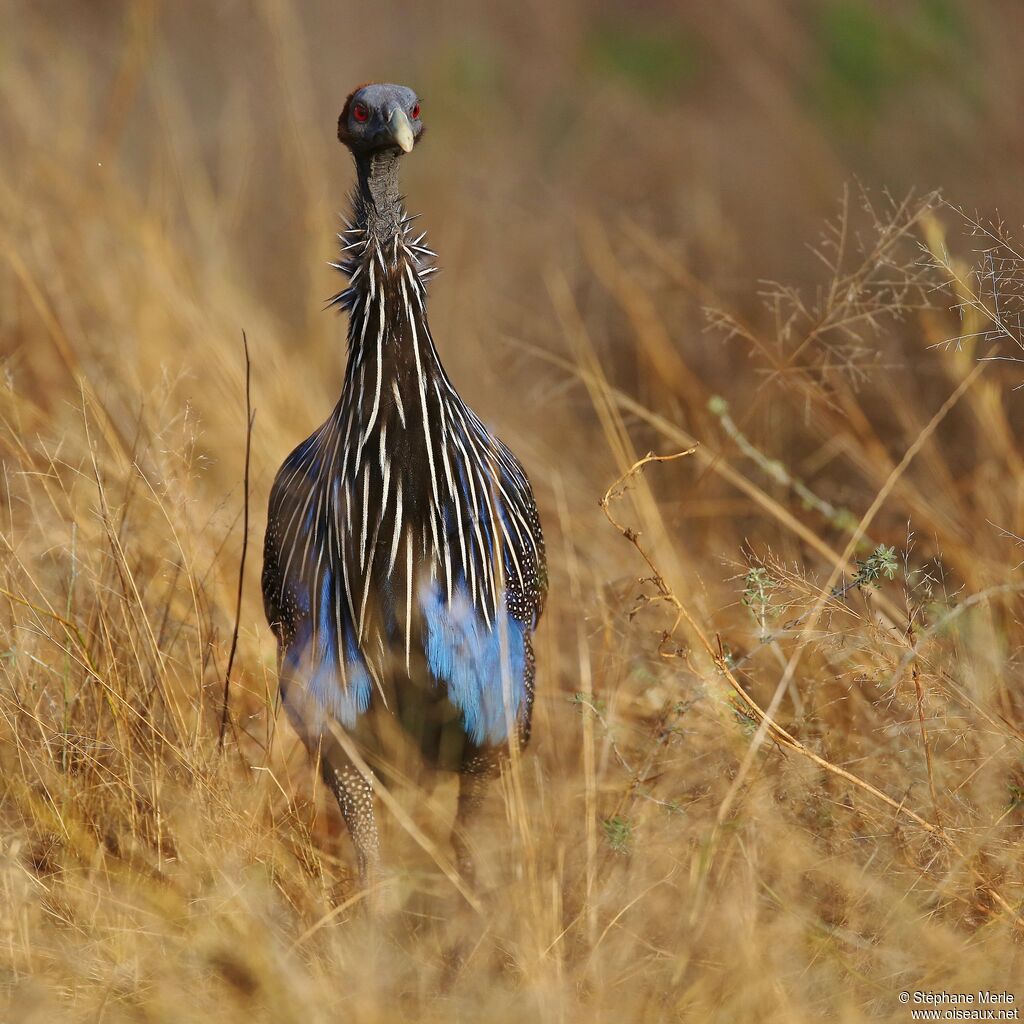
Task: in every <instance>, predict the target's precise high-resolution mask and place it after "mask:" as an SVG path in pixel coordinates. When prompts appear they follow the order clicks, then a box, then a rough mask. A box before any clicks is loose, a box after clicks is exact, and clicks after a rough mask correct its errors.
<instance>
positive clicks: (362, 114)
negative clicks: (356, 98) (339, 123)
mask: <svg viewBox="0 0 1024 1024" xmlns="http://www.w3.org/2000/svg"><path fill="white" fill-rule="evenodd" d="M352 117H353V118H355V120H357V121H358V122H359V123H360V124H363V123H364V122H366V121H368V120H369V117H370V112H369V111H368V110H367V109H366V104H365V103H357V104H355V106H354V107H353V108H352Z"/></svg>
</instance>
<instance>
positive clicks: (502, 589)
mask: <svg viewBox="0 0 1024 1024" xmlns="http://www.w3.org/2000/svg"><path fill="white" fill-rule="evenodd" d="M410 97H411V99H410ZM360 110H361V111H362V112H364V113H366V115H367V116H366V121H367V122H370V121H371V118H370V113H371V112H372V113H373V114H374V116H377V115H379V116H380V118H381V119H382V121H383V123H384V128H382V129H379V131H378V137H379V138H380V139H381V140H382V141H381V142H380V143H379V144H378V143H377V141H376V139H377V137H371V138H370V139H369V140H368V141H367V140H364V139H362V138H357V139H353V138H351V136H349V137H346V134H347V133H351V132H355V134H356V135H361V134H362V133H361V132H360V130H359V129H360V126H361V125H362V124H363V123H364V122H362V121H360V119H359V117H357V116H356V115H357V114H358V113H359V112H360ZM395 111H398V112H399V113H395ZM412 111H415V114H416V116H415V117H412V118H410V117H409V113H411V112H412ZM418 113H419V104H418V101H416V100H415V97H414V96H412V94H411V92H410V91H409V90H404V89H401V88H400V87H395V86H369V87H364V88H363V89H360V90H357V91H356V93H355V94H353V96H352V97H350V99H349V102H348V103H347V104H346V108H345V112H344V113H343V114H342V123H341V126H340V128H339V134H340V135H341V137H342V140H343V141H345V142H347V143H348V144H349V145H350V147H351V148H352V150H353V153H354V155H355V157H356V166H357V171H358V174H359V185H358V189H357V191H356V193H355V196H354V200H353V206H354V211H353V212H354V217H353V221H354V223H353V225H352V226H350V227H349V228H348V230H346V231H345V232H344V233H343V234H342V235H341V236H340V237H341V241H342V247H343V254H342V255H343V258H342V260H341V261H340V262H339V263H338V264H336V265H335V266H336V267H337V268H338V269H339V270H340V271H341V272H342V273H344V274H345V275H346V276H347V278H348V284H347V287H346V288H345V289H344V290H343V291H341V292H340V293H339V294H338V295H337V296H335V298H334V300H333V302H334V304H336V305H338V306H340V307H341V308H343V309H345V310H347V311H348V314H349V329H348V341H349V354H348V365H347V368H346V372H345V379H344V384H343V387H342V393H341V397H340V399H339V401H338V403H337V405H336V406H335V408H334V411H333V412H332V413H331V415H330V416H329V417H328V419H327V420H326V422H325V423H324V424H323V425H322V426H321V427H320V428H319V429H318V430H317V431H316V432H314V433H313V434H312V435H311V436H310V437H309V438H307V439H306V440H305V441H304V442H303V443H302V444H300V445H299V446H298V447H297V448H296V449H295V450H294V451H293V452H292V453H291V455H290V456H289V457H288V458H287V459H286V460H285V463H284V465H283V466H282V467H281V469H280V471H279V472H278V475H277V478H276V480H275V481H274V485H273V488H272V491H271V496H270V507H269V515H268V526H267V534H266V542H265V550H264V569H263V593H264V603H265V608H266V612H267V617H268V620H269V621H270V623H271V625H272V627H273V628H274V631H275V633H276V634H277V637H278V642H279V654H280V671H281V686H282V692H283V695H284V700H285V704H286V706H287V707H288V710H289V713H290V715H291V717H292V720H293V722H295V724H296V725H297V726H298V728H299V730H300V732H301V734H302V735H303V738H304V739H305V741H306V742H307V744H308V745H309V746H310V747H311V748H312V747H313V746H314V744H315V745H316V746H317V747H318V748H319V751H320V755H321V758H322V759H323V765H324V774H325V778H326V779H327V781H328V782H329V783H330V784H331V786H332V788H333V789H334V791H335V793H336V795H337V796H338V799H339V803H340V804H341V808H342V811H343V813H344V815H345V818H346V822H347V824H348V825H349V828H350V831H351V832H352V835H353V839H354V840H355V843H356V847H357V851H358V852H359V855H360V865H361V868H362V869H363V870H364V873H365V870H366V869H367V868H368V867H372V865H373V862H374V861H375V859H376V827H375V824H373V822H372V799H371V797H370V795H369V784H368V782H367V780H366V779H365V778H364V777H363V776H362V775H361V774H360V772H358V771H357V770H356V769H355V767H354V766H353V765H352V763H351V762H350V761H349V759H348V757H347V755H345V753H344V751H343V750H342V749H341V747H340V746H339V744H338V742H337V739H336V738H332V735H331V729H330V721H329V720H330V719H334V720H335V722H336V723H337V726H340V727H341V728H343V729H344V730H345V731H346V734H347V735H349V736H351V737H353V738H355V739H356V740H358V741H360V742H362V741H364V740H366V739H367V738H368V737H370V736H371V735H372V737H374V739H375V740H376V742H374V743H365V744H364V747H365V749H366V750H367V751H368V753H369V755H370V758H368V759H372V757H378V758H385V759H386V756H387V751H386V750H384V751H381V750H380V749H379V748H380V737H381V736H382V735H383V734H384V733H386V732H387V729H382V728H381V724H382V723H381V721H380V719H381V716H383V717H384V718H386V719H387V722H388V724H389V725H390V724H392V723H395V724H397V725H398V726H399V727H400V729H401V731H403V732H404V733H406V734H407V735H408V736H411V737H412V738H413V739H414V740H415V742H416V744H417V746H418V747H419V748H420V750H421V752H422V753H423V754H424V755H425V756H426V758H427V760H428V761H430V762H431V763H433V764H434V765H436V766H438V767H444V768H454V769H456V770H459V771H461V772H463V773H464V774H465V776H466V777H467V779H468V784H467V786H466V790H467V793H466V794H465V800H464V801H460V812H461V811H462V810H463V803H465V804H466V809H467V810H468V809H469V805H470V804H475V803H477V802H478V801H479V796H480V792H481V791H482V789H481V787H482V785H483V780H484V779H485V778H486V777H487V776H488V775H490V774H492V773H493V771H494V769H495V766H496V764H497V763H498V759H499V758H500V754H501V752H502V751H503V750H505V749H506V748H507V744H508V743H509V742H510V741H514V742H519V743H522V742H525V740H526V738H528V735H529V727H530V715H531V709H532V702H533V676H534V660H533V650H532V645H531V636H532V633H533V631H534V629H535V627H536V625H537V621H538V619H539V616H540V614H541V611H542V608H543V602H544V597H545V591H546V576H545V567H544V543H543V537H542V534H541V528H540V521H539V519H538V516H537V511H536V506H535V504H534V499H533V494H532V491H531V488H530V484H529V481H528V480H527V478H526V475H525V473H524V471H523V469H522V467H521V466H520V464H519V462H518V461H517V460H516V458H515V456H513V455H512V453H511V452H510V451H509V449H508V448H507V447H506V446H505V445H504V444H502V443H501V441H499V440H498V439H497V438H496V437H495V436H494V435H493V434H491V433H490V431H488V430H487V428H486V427H485V426H484V425H483V424H482V422H481V421H480V420H479V419H478V418H477V416H476V415H475V414H474V413H473V412H472V410H471V409H469V408H468V406H467V405H466V404H465V403H464V402H463V401H462V399H461V398H460V397H459V395H458V393H457V391H456V390H455V388H454V386H453V385H452V383H451V381H450V379H449V377H448V375H447V374H446V372H445V370H444V368H443V366H442V365H441V361H440V357H439V355H438V352H437V350H436V348H435V346H434V342H433V338H432V336H431V333H430V328H429V325H428V322H427V311H426V280H427V278H428V277H429V275H430V274H431V273H432V272H433V267H432V264H431V259H432V257H433V256H434V254H433V253H432V252H431V251H430V250H429V249H427V248H426V247H425V246H424V244H423V236H422V235H420V236H419V237H414V234H413V231H412V229H411V226H410V220H409V218H408V217H407V216H406V214H405V212H404V209H403V207H402V202H401V198H400V196H399V194H398V189H397V168H398V163H399V159H400V155H401V152H400V151H401V150H406V151H408V149H411V148H412V144H413V142H414V141H415V138H416V137H417V136H415V135H413V134H412V132H413V131H418V130H417V129H415V127H414V126H415V125H416V124H417V123H418V120H419V118H418ZM396 124H397V128H396V127H395V125H396ZM371 126H372V125H371ZM405 130H408V132H409V135H408V137H407V136H406V135H404V134H401V133H402V132H403V131H405ZM406 143H407V145H406ZM392 732H393V730H392ZM347 805H348V806H347ZM367 807H368V808H369V812H368V813H369V816H370V821H369V822H367V821H365V820H361V819H365V818H366V814H367ZM371 826H372V828H371ZM371 831H372V834H370V833H371Z"/></svg>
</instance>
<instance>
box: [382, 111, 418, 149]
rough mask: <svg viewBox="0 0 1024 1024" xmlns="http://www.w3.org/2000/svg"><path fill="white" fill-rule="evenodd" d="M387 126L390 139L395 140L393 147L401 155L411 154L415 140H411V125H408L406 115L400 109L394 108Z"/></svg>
mask: <svg viewBox="0 0 1024 1024" xmlns="http://www.w3.org/2000/svg"><path fill="white" fill-rule="evenodd" d="M388 124H389V125H390V126H391V138H393V139H394V140H395V145H396V146H398V148H399V149H400V150H401V151H402V152H403V153H411V152H412V147H413V143H414V142H415V141H416V140H415V139H414V138H413V134H412V125H411V124H410V123H409V118H408V115H407V114H406V113H405V111H404V110H403V109H402V108H401V107H395V109H394V110H392V111H391V117H389V118H388Z"/></svg>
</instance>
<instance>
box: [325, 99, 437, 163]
mask: <svg viewBox="0 0 1024 1024" xmlns="http://www.w3.org/2000/svg"><path fill="white" fill-rule="evenodd" d="M422 134H423V122H422V121H421V120H420V101H419V98H418V97H417V95H416V93H414V92H413V91H412V89H408V88H406V87H405V86H404V85H390V84H386V83H381V82H373V83H371V84H369V85H361V86H360V87H359V88H358V89H356V90H355V92H353V93H352V95H351V96H349V98H348V99H347V100H346V101H345V108H344V109H343V110H342V112H341V117H340V118H339V119H338V138H339V139H340V140H341V141H342V142H343V143H345V145H346V146H348V148H349V149H351V150H352V152H353V153H354V154H355V155H356V156H359V155H360V154H370V153H374V152H377V151H378V150H384V149H399V150H401V151H402V152H403V153H409V152H411V151H412V147H413V146H415V145H416V143H417V142H418V141H419V138H420V136H421V135H422Z"/></svg>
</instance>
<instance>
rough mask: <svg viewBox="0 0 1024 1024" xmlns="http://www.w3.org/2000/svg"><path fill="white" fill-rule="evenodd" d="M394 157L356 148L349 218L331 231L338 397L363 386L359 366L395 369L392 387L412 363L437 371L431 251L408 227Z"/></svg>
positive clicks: (383, 372)
mask: <svg viewBox="0 0 1024 1024" xmlns="http://www.w3.org/2000/svg"><path fill="white" fill-rule="evenodd" d="M398 160H399V157H398V153H397V150H391V151H383V152H380V153H374V154H370V155H360V156H357V158H356V169H357V172H358V176H359V185H358V188H357V190H356V192H355V193H354V195H353V197H352V212H353V220H354V223H353V224H351V225H349V226H348V228H347V230H346V231H344V232H342V234H341V235H339V238H340V240H341V243H342V259H341V260H340V261H339V262H337V263H335V264H333V265H334V267H335V268H336V269H337V270H339V271H341V272H342V273H343V274H344V275H346V276H347V277H348V279H349V283H348V287H347V288H345V289H343V290H342V291H340V292H338V294H337V295H335V296H334V298H333V299H332V300H331V303H330V304H331V305H335V306H338V307H340V308H341V309H344V310H347V311H348V313H349V329H348V342H349V360H348V366H347V369H346V376H345V380H346V383H345V389H344V393H343V398H344V397H345V396H347V397H348V398H349V399H350V400H351V399H352V398H353V396H354V395H357V394H359V393H362V392H363V391H364V389H363V388H362V386H361V385H359V384H358V381H359V380H360V379H361V377H360V375H361V374H366V373H370V375H371V376H372V377H374V378H375V380H379V381H381V382H385V383H386V381H384V378H387V377H396V378H398V386H399V388H400V389H402V388H404V387H405V381H406V379H407V378H408V377H409V374H410V373H411V372H412V370H413V369H415V371H416V375H417V376H419V375H426V376H427V377H433V376H435V375H440V376H441V377H442V378H443V377H444V370H443V368H442V367H441V364H440V359H439V358H438V355H437V351H436V349H435V348H434V345H433V341H432V339H431V337H430V328H429V327H428V325H427V310H426V300H427V293H426V282H427V279H428V278H429V277H430V275H431V274H432V273H434V269H435V268H434V266H433V264H432V262H431V261H432V260H433V258H434V256H435V255H436V254H435V253H434V252H432V251H431V250H430V249H429V248H427V246H426V245H424V244H423V238H424V236H423V235H422V234H420V235H418V236H416V235H414V234H413V231H412V228H411V226H410V220H411V218H409V217H407V216H406V213H405V210H404V208H403V206H402V197H401V195H400V194H399V192H398V174H397V172H398ZM377 390H378V391H379V387H378V388H377Z"/></svg>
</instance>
